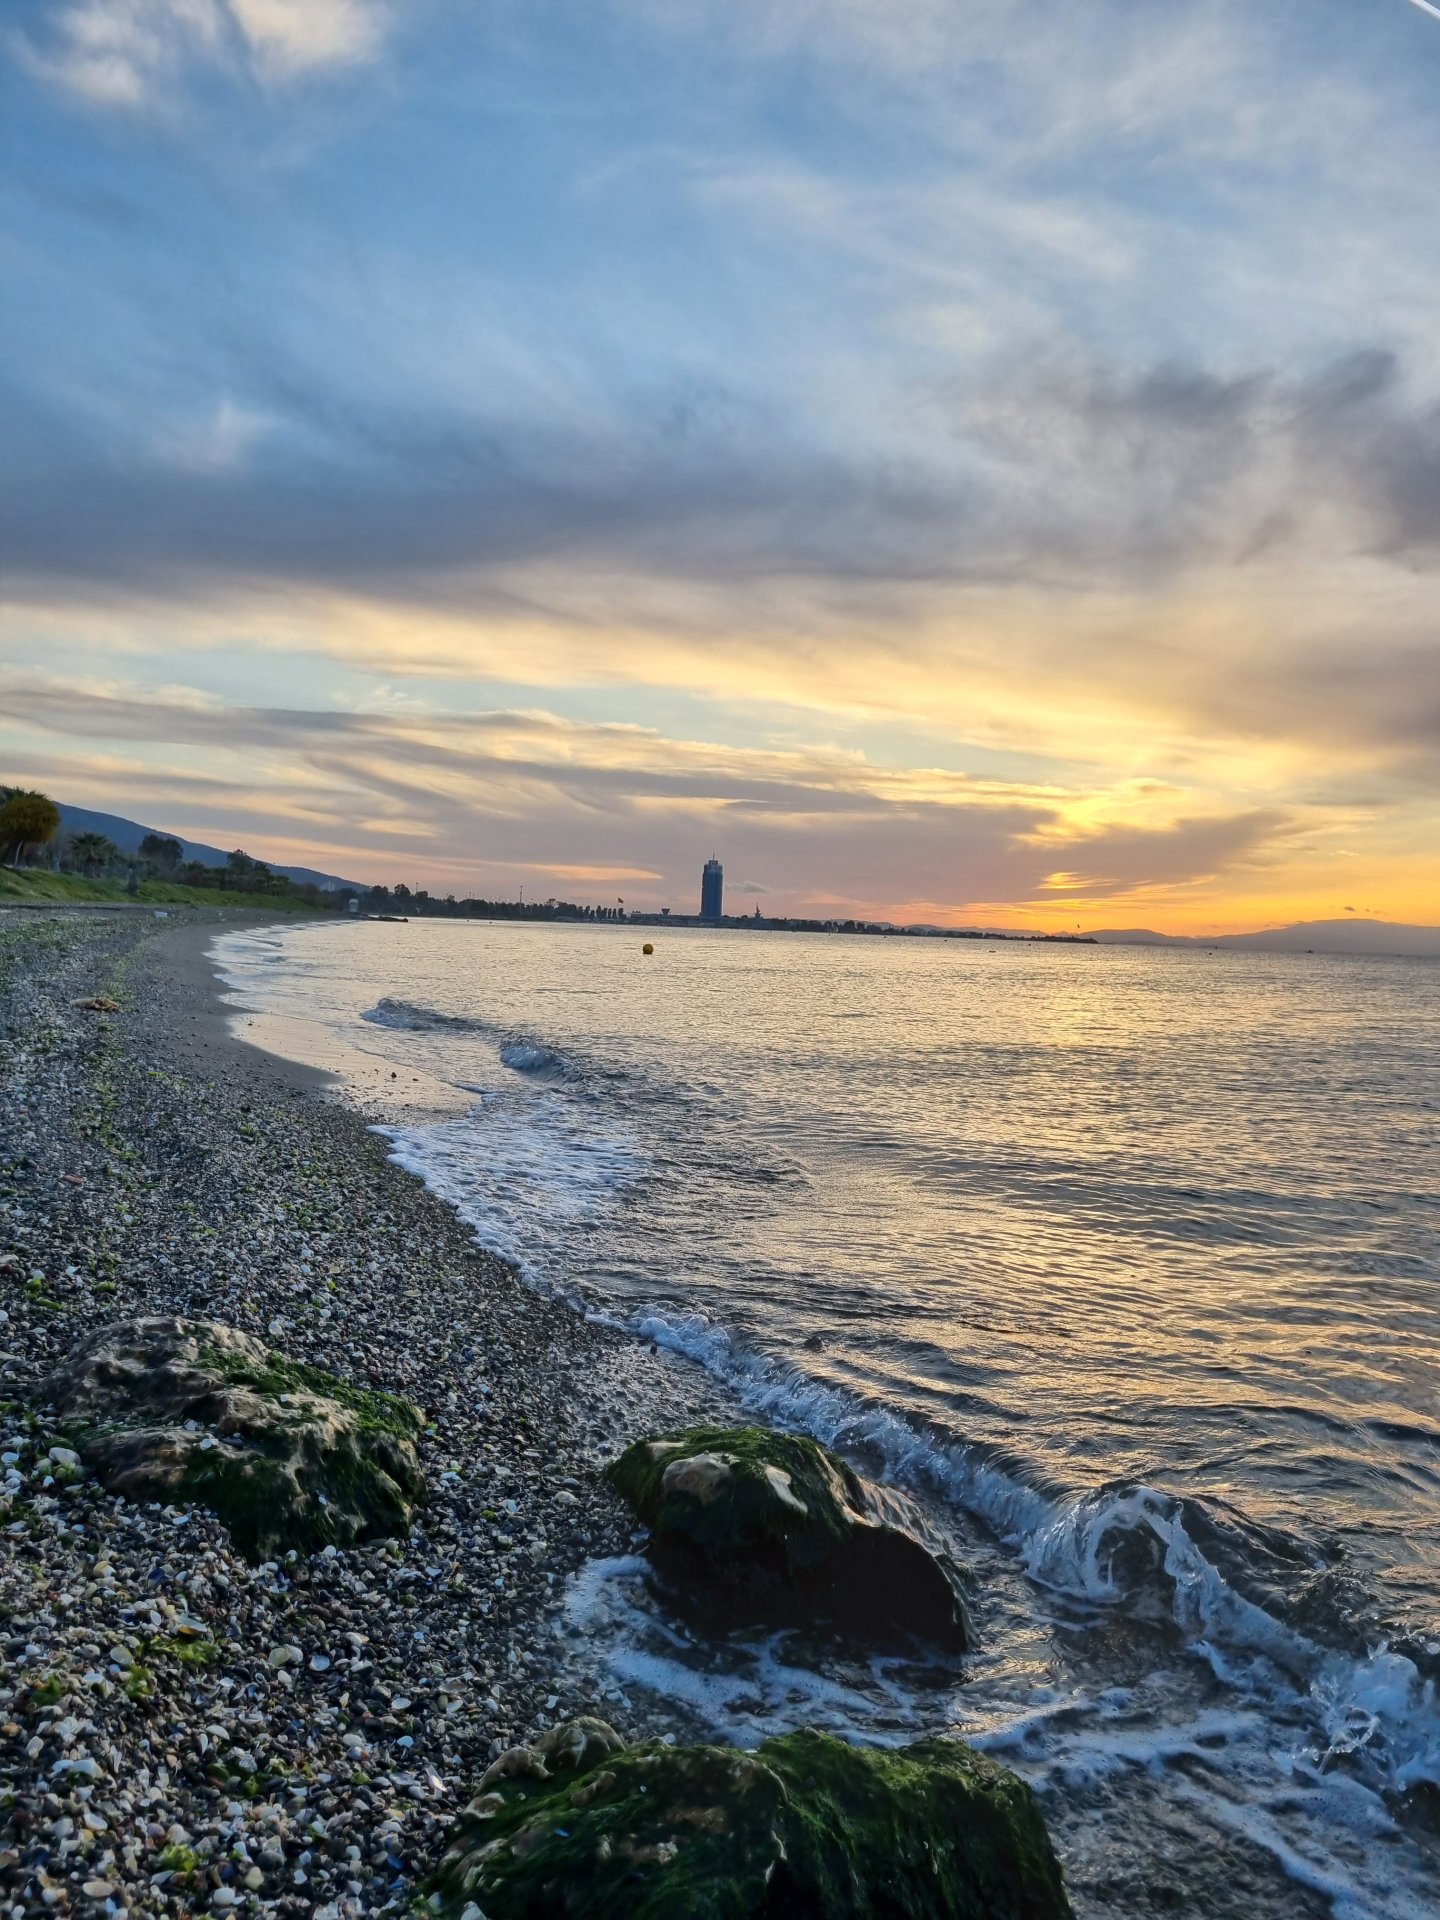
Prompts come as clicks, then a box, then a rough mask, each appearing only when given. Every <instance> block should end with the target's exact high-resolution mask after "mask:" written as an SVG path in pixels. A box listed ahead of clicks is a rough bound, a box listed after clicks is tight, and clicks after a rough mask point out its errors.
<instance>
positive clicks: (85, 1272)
mask: <svg viewBox="0 0 1440 1920" xmlns="http://www.w3.org/2000/svg"><path fill="white" fill-rule="evenodd" d="M267 919H268V916H266V915H264V914H263V913H257V914H256V915H254V917H253V918H251V917H250V916H247V917H246V921H245V922H244V923H243V924H248V925H250V926H254V927H259V926H262V925H264V924H266V923H267ZM226 924H227V925H231V924H242V923H240V922H238V921H237V919H236V917H235V916H230V915H227V916H226ZM218 931H219V925H218V923H217V922H211V921H208V920H207V921H206V922H203V923H199V924H196V923H193V922H191V923H182V924H180V925H176V924H174V923H167V922H161V921H156V920H154V919H153V918H150V917H148V916H139V915H114V916H111V915H93V914H88V913H86V914H70V913H67V912H64V911H63V910H62V911H60V912H57V913H52V914H50V915H48V916H47V915H41V914H39V913H37V912H36V911H35V910H34V909H27V910H26V911H25V912H24V913H23V914H16V915H7V914H3V913H0V1022H3V1029H0V1042H3V1046H4V1050H5V1051H4V1065H5V1069H6V1070H5V1073H4V1076H3V1086H0V1128H3V1138H4V1156H3V1173H0V1228H3V1230H4V1231H3V1240H0V1267H3V1274H0V1302H3V1311H4V1312H5V1314H6V1318H5V1320H4V1322H3V1323H0V1405H3V1407H4V1414H3V1425H4V1428H5V1438H6V1451H7V1452H16V1451H17V1446H16V1445H15V1444H13V1443H15V1442H18V1443H19V1445H18V1453H19V1458H18V1459H17V1460H16V1461H15V1462H10V1463H7V1465H8V1466H9V1467H10V1469H11V1471H12V1474H15V1475H18V1478H19V1484H18V1485H16V1484H15V1483H14V1481H13V1480H12V1483H11V1487H10V1490H9V1493H8V1496H7V1511H6V1512H5V1514H4V1515H3V1517H0V1528H4V1529H8V1536H9V1537H7V1542H6V1544H7V1547H8V1548H10V1549H11V1550H10V1551H9V1552H8V1553H7V1554H6V1555H5V1556H4V1560H3V1565H0V1606H3V1607H4V1608H5V1609H6V1611H7V1614H8V1616H9V1619H10V1626H9V1634H8V1638H7V1640H6V1642H5V1646H4V1653H3V1657H0V1719H3V1730H0V1769H3V1770H4V1771H5V1772H6V1773H7V1775H8V1776H9V1777H10V1778H11V1779H12V1780H13V1782H14V1793H15V1797H14V1800H13V1803H12V1804H11V1805H10V1806H9V1808H8V1811H7V1829H8V1831H7V1832H6V1834H5V1837H4V1842H3V1845H0V1887H3V1888H4V1889H5V1890H6V1891H7V1892H8V1894H9V1897H10V1899H11V1900H15V1901H19V1902H21V1903H22V1904H24V1907H25V1911H27V1912H28V1911H32V1910H35V1911H39V1910H42V1906H43V1907H46V1908H50V1909H52V1910H57V1911H64V1912H93V1911H103V1910H106V1909H107V1902H108V1903H109V1906H108V1910H110V1911H120V1910H122V1909H128V1910H129V1911H131V1912H134V1913H154V1914H160V1913H186V1912H191V1911H195V1910H197V1909H198V1908H203V1907H204V1906H205V1905H207V1904H211V1905H216V1906H220V1907H230V1908H232V1909H233V1910H240V1911H255V1912H265V1913H274V1914H281V1915H287V1916H289V1915H293V1916H295V1920H299V1917H300V1916H301V1915H309V1914H313V1913H318V1914H323V1915H325V1916H326V1917H327V1920H348V1916H350V1915H352V1914H353V1915H358V1914H361V1913H371V1912H382V1911H401V1910H404V1909H405V1908H406V1907H407V1906H408V1903H409V1902H410V1900H411V1899H412V1898H413V1895H414V1891H415V1888H416V1886H417V1884H418V1883H419V1882H420V1881H421V1880H422V1879H423V1878H424V1876H425V1874H426V1873H427V1872H429V1871H430V1870H431V1869H432V1868H433V1866H434V1865H435V1862H436V1860H437V1858H438V1855H439V1850H440V1840H441V1835H442V1833H443V1831H444V1829H445V1827H446V1825H447V1824H448V1822H449V1821H450V1820H451V1819H452V1818H453V1816H454V1814H455V1813H456V1811H458V1809H459V1808H460V1807H461V1806H463V1805H464V1804H465V1802H466V1800H467V1799H468V1797H469V1795H470V1792H471V1790H472V1786H473V1782H474V1780H475V1779H476V1778H477V1777H478V1775H479V1774H480V1773H481V1772H482V1771H483V1769H484V1767H485V1766H486V1765H487V1764H488V1763H489V1761H490V1760H491V1759H493V1758H494V1757H495V1755H496V1754H497V1753H499V1752H500V1751H501V1750H502V1749H503V1748H505V1747H507V1746H509V1745H511V1744H513V1743H514V1742H516V1741H518V1740H521V1739H524V1738H527V1737H534V1736H535V1735H536V1734H538V1733H540V1732H542V1731H543V1730H544V1729H545V1728H546V1727H547V1726H550V1725H553V1724H555V1723H556V1722H557V1721H560V1720H563V1719H566V1718H569V1717H573V1716H575V1715H577V1714H581V1713H587V1712H589V1713H598V1714H601V1715H603V1716H604V1717H605V1718H607V1719H609V1720H611V1721H612V1722H614V1723H615V1724H616V1725H617V1726H618V1727H619V1728H620V1729H621V1731H622V1732H625V1733H627V1734H629V1735H632V1736H634V1735H643V1734H645V1733H647V1732H650V1731H652V1730H658V1729H657V1728H656V1727H655V1722H654V1720H653V1718H652V1719H650V1720H647V1718H646V1715H645V1713H644V1711H643V1710H642V1709H640V1708H638V1707H634V1708H632V1707H631V1705H630V1703H629V1702H628V1700H626V1699H625V1698H624V1696H623V1693H621V1692H620V1691H619V1690H618V1689H616V1688H614V1687H613V1686H609V1685H607V1684H606V1677H605V1676H604V1675H603V1674H587V1672H586V1670H585V1668H584V1666H583V1665H582V1664H581V1663H578V1662H576V1661H575V1660H574V1659H573V1657H567V1655H566V1650H565V1649H564V1648H563V1647H562V1646H561V1645H560V1639H559V1634H558V1632H557V1628H558V1626H559V1616H560V1608H561V1594H562V1591H563V1587H564V1583H565V1581H566V1579H567V1578H568V1577H569V1576H570V1575H571V1574H573V1573H574V1572H576V1571H577V1570H578V1569H579V1568H580V1567H581V1566H582V1565H583V1564H584V1563H585V1562H586V1561H587V1560H590V1559H592V1558H594V1557H596V1556H604V1555H613V1554H620V1553H623V1552H625V1551H626V1549H627V1546H628V1544H629V1540H630V1535H631V1523H630V1521H629V1520H628V1518H627V1516H626V1515H625V1514H624V1513H623V1511H622V1509H621V1508H620V1506H619V1503H618V1502H617V1501H616V1500H615V1499H614V1497H613V1496H612V1495H611V1494H610V1493H609V1492H608V1491H607V1490H606V1489H605V1488H604V1487H603V1486H601V1485H600V1484H599V1483H598V1481H597V1478H596V1475H595V1468H596V1466H597V1465H598V1464H599V1463H600V1461H601V1460H602V1459H604V1458H606V1457H609V1456H610V1455H611V1454H612V1453H613V1452H615V1451H617V1450H618V1447H619V1446H620V1445H621V1444H623V1443H624V1442H626V1441H628V1440H629V1439H631V1438H634V1437H635V1436H636V1435H637V1434H639V1433H641V1432H644V1431H645V1430H647V1428H648V1429H650V1430H653V1429H654V1427H655V1426H657V1425H659V1424H661V1423H666V1422H668V1423H674V1422H676V1421H682V1420H687V1419H690V1418H692V1417H699V1416H701V1415H704V1414H706V1413H711V1412H713V1411H714V1409H715V1408H716V1406H717V1405H718V1404H720V1403H721V1402H722V1400H723V1395H722V1394H721V1392H720V1390H719V1389H718V1388H717V1387H716V1385H715V1384H714V1383H713V1382H711V1381H709V1380H708V1378H706V1377H705V1376H703V1375H702V1374H701V1373H700V1371H699V1369H698V1368H694V1367H692V1366H691V1365H690V1364H689V1363H687V1362H685V1361H683V1360H680V1359H678V1358H677V1357H675V1356H670V1355H666V1354H658V1353H654V1352H652V1351H651V1350H650V1349H648V1348H646V1347H645V1346H644V1345H643V1343H640V1342H637V1341H634V1340H632V1339H630V1338H629V1337H628V1336H625V1335H623V1334H620V1333H618V1332H615V1331H613V1330H610V1329H607V1328H605V1327H603V1326H597V1325H595V1324H593V1323H591V1322H589V1321H587V1320H585V1319H582V1318H581V1317H580V1316H579V1315H577V1314H576V1313H574V1312H573V1311H572V1310H571V1309H570V1308H569V1307H567V1306H565V1305H564V1304H562V1303H560V1302H556V1301H552V1300H549V1299H547V1298H545V1297H544V1296H543V1295H541V1294H539V1293H537V1292H535V1291H533V1290H532V1289H530V1288H528V1287H527V1286H526V1285H525V1284H524V1282H523V1281H522V1280H521V1279H520V1278H519V1276H518V1275H517V1274H516V1273H515V1272H514V1271H513V1270H512V1269H511V1268H510V1267H508V1266H507V1265H505V1264H504V1263H503V1262H502V1261H500V1260H499V1259H498V1258H497V1257H496V1256H494V1255H492V1254H490V1253H488V1252H486V1251H485V1250H483V1249H482V1248H481V1247H479V1246H478V1244H477V1243H476V1242H475V1240H474V1238H473V1236H472V1234H471V1233H470V1231H469V1230H468V1229H467V1228H466V1227H465V1226H464V1225H463V1224H462V1223H461V1222H460V1221H459V1219H458V1218H457V1217H456V1216H455V1215H454V1214H453V1213H452V1211H451V1210H450V1208H448V1207H447V1206H446V1205H445V1204H444V1203H443V1202H442V1201H441V1200H439V1199H438V1198H437V1197H435V1196H434V1195H432V1194H431V1193H429V1192H428V1191H427V1190H426V1189H425V1187H424V1186H423V1185H422V1184H421V1183H420V1182H419V1181H418V1180H416V1179H414V1178H413V1177H412V1176H411V1175H409V1174H407V1173H405V1172H403V1171H402V1170H401V1169H400V1168H398V1167H396V1166H394V1165H393V1164H392V1163H391V1162H390V1161H389V1160H388V1159H387V1158H386V1157H385V1147H384V1143H383V1142H382V1141H381V1140H380V1139H378V1138H377V1137H376V1135H375V1134H374V1133H373V1132H372V1131H371V1130H370V1127H369V1124H368V1123H367V1121H366V1119H365V1118H364V1117H363V1116H362V1115H361V1114H360V1113H358V1112H356V1111H355V1110H353V1109H352V1108H350V1107H348V1106H347V1105H345V1104H344V1103H343V1102H341V1101H337V1100H335V1099H332V1098H330V1097H328V1089H329V1088H330V1086H331V1084H332V1083H331V1080H330V1077H329V1076H327V1075H326V1074H324V1073H323V1072H321V1071H319V1070H317V1069H315V1068H311V1067H306V1066H303V1065H300V1064H299V1063H297V1062H294V1061H291V1060H288V1059H284V1058H282V1057H280V1056H277V1055H275V1054H271V1053H269V1052H265V1051H262V1050H261V1049H259V1048H258V1047H256V1046H254V1045H253V1044H251V1043H249V1042H247V1041H246V1040H245V1039H243V1038H241V1037H238V1036H237V1035H236V1034H234V1033H233V1032H232V1031H231V1027H230V1010H229V1009H227V1008H226V1007H225V1005H224V1004H223V1001H222V999H221V991H222V987H221V982H220V981H219V979H218V978H217V976H216V974H215V972H214V970H213V967H212V965H211V963H210V961H209V959H208V948H209V945H210V943H211V942H212V940H213V938H214V937H215V934H216V933H217V932H218ZM93 994H111V995H113V997H114V998H115V999H116V1000H118V1001H119V1002H120V1003H121V1004H120V1011H118V1012H117V1013H114V1014H105V1013H99V1014H97V1013H91V1012H85V1011H82V1010H80V1009H79V1008H78V1007H77V1006H76V1002H77V1001H79V1000H81V999H83V998H85V997H87V996H89V995H93ZM151 1314H181V1315H184V1316H186V1317H190V1318H198V1319H213V1320H216V1321H219V1322H223V1323H226V1324H229V1325H232V1326H235V1327H239V1328H241V1329H242V1330H244V1331H246V1332H248V1333H251V1334H253V1335H255V1336H257V1337H258V1338H260V1339H261V1340H264V1341H266V1342H267V1344H270V1345H272V1346H273V1347H274V1348H276V1349H277V1350H278V1351H280V1352H283V1353H284V1354H285V1355H286V1356H287V1357H289V1358H291V1359H294V1360H301V1361H307V1362H311V1363H313V1364H317V1365H319V1366H322V1367H326V1368H328V1369H329V1370H330V1371H331V1372H334V1373H336V1374H339V1375H341V1376H343V1377H346V1378H348V1379H350V1380H352V1381H354V1382H355V1383H357V1384H359V1385H363V1386H378V1387H382V1388H384V1389H386V1390H388V1391H391V1392H395V1393H399V1394H402V1395H404V1396H406V1397H407V1398H409V1399H411V1400H413V1401H414V1402H415V1404H416V1405H418V1406H420V1407H421V1408H422V1409H423V1410H424V1411H425V1412H426V1414H427V1416H428V1421H429V1424H428V1426H427V1430H426V1433H425V1435H424V1438H423V1441H422V1443H421V1452H422V1456H423V1460H424V1465H425V1468H426V1475H427V1479H428V1481H429V1486H430V1498H429V1503H428V1505H427V1506H426V1507H425V1508H424V1509H423V1510H422V1511H421V1512H420V1513H419V1514H418V1515H417V1518H416V1524H415V1525H414V1527H413V1528H412V1530H411V1533H410V1535H409V1537H408V1538H407V1539H396V1540H389V1541H381V1542H378V1543H375V1544H371V1545H366V1546H360V1547H356V1548H351V1549H347V1550H346V1551H344V1552H343V1553H337V1552H335V1550H333V1549H331V1550H329V1551H328V1552H327V1554H324V1555H317V1556H314V1557H313V1558H309V1559H305V1558H300V1559H293V1558H289V1557H287V1559H286V1560H285V1561H284V1562H282V1563H280V1564H278V1565H275V1564H270V1563H266V1564H265V1565H262V1566H260V1567H258V1568H257V1567H254V1566H251V1565H249V1564H248V1563H247V1562H246V1561H245V1560H244V1559H243V1558H242V1557H241V1556H240V1555H239V1554H238V1553H237V1552H236V1551H235V1549H234V1548H233V1546H232V1545H231V1542H230V1540H229V1536H228V1535H227V1533H226V1532H225V1530H224V1528H223V1527H222V1526H221V1525H220V1523H219V1522H218V1521H217V1520H215V1519H214V1518H213V1517H212V1516H211V1515H209V1514H208V1513H206V1512H205V1511H203V1510H200V1509H184V1510H179V1511H177V1510H168V1511H167V1510H162V1509H159V1508H146V1507H139V1506H135V1505H132V1504H127V1503H126V1502H124V1501H122V1500H119V1499H116V1498H112V1497H110V1496H106V1495H103V1494H101V1493H100V1492H99V1490H98V1488H97V1487H96V1485H95V1483H94V1482H93V1481H91V1480H88V1479H85V1480H81V1481H79V1482H77V1483H76V1484H75V1485H73V1486H64V1485H61V1484H54V1485H49V1486H47V1485H46V1484H45V1480H46V1473H45V1463H44V1461H43V1459H42V1458H41V1457H40V1449H39V1446H38V1440H39V1439H44V1438H46V1437H47V1436H46V1435H45V1434H43V1433H41V1434H39V1435H38V1437H37V1436H36V1434H35V1433H34V1431H33V1430H29V1431H27V1429H26V1426H25V1421H26V1417H27V1414H29V1412H30V1410H31V1409H33V1408H34V1407H35V1406H36V1405H37V1404H38V1402H39V1400H40V1399H41V1397H42V1396H40V1394H39V1391H38V1390H39V1387H40V1382H41V1380H42V1379H43V1377H44V1376H45V1374H46V1373H47V1371H48V1370H49V1369H50V1368H52V1367H53V1366H55V1365H56V1364H57V1363H58V1362H59V1361H60V1359H61V1358H62V1357H63V1356H64V1355H65V1354H66V1353H67V1352H68V1351H69V1349H70V1348H72V1347H73V1346H74V1345H75V1344H76V1342H77V1341H78V1340H79V1339H80V1338H82V1337H83V1336H84V1335H85V1334H86V1333H87V1332H89V1331H90V1330H91V1329H93V1328H96V1327H99V1326H102V1325H105V1324H107V1323H112V1322H116V1321H124V1320H130V1319H133V1318H137V1317H140V1316H143V1315H151ZM54 1437H57V1438H58V1437H59V1436H54ZM27 1442H28V1443H30V1444H28V1445H27ZM186 1618H188V1619H190V1620H192V1621H195V1622H197V1623H198V1624H199V1625H200V1626H201V1627H203V1629H204V1633H205V1636H206V1645H207V1647H209V1648H211V1649H213V1656H207V1659H208V1663H207V1664H203V1665H197V1664H196V1663H195V1662H194V1661H193V1660H186V1659H184V1658H181V1657H178V1656H177V1657H171V1658H166V1657H155V1656H154V1655H153V1654H148V1653H144V1650H145V1648H146V1647H147V1646H149V1645H150V1644H151V1643H152V1642H154V1640H155V1636H156V1634H157V1633H158V1632H160V1630H161V1629H163V1628H165V1627H167V1626H169V1625H171V1624H172V1623H173V1622H174V1621H175V1620H177V1619H186ZM164 1637H165V1636H164V1635H163V1633H162V1634H161V1639H162V1640H163V1639H164ZM282 1642H293V1643H294V1644H295V1645H297V1646H299V1647H300V1649H301V1651H302V1652H303V1654H304V1664H303V1665H301V1666H299V1667H296V1668H295V1669H293V1670H291V1669H284V1670H281V1671H278V1672H277V1671H276V1670H275V1668H274V1667H273V1665H272V1664H271V1663H270V1661H269V1655H270V1652H271V1650H272V1648H274V1647H275V1646H276V1644H277V1643H282ZM142 1654H144V1659H145V1669H146V1678H147V1685H148V1688H149V1691H148V1693H147V1694H145V1695H144V1696H143V1697H141V1696H138V1695H136V1696H135V1697H132V1691H133V1690H127V1687H128V1683H127V1678H126V1676H127V1674H130V1673H132V1672H133V1670H134V1669H133V1668H132V1667H131V1666H127V1664H126V1661H127V1659H128V1660H129V1661H131V1662H133V1663H135V1664H136V1665H137V1666H138V1664H139V1662H140V1660H141V1657H142ZM37 1687H38V1689H39V1691H38V1695H37ZM37 1699H38V1700H41V1701H44V1702H46V1704H45V1705H44V1706H43V1707H39V1708H37V1704H36V1703H37ZM227 1756H228V1757H227ZM92 1769H93V1771H92ZM82 1783H83V1784H82ZM95 1821H99V1822H100V1823H102V1824H100V1825H98V1826H97V1825H94V1824H92V1823H93V1822H95ZM177 1834H178V1835H179V1836H181V1837H178V1838H177V1837H176V1836H177ZM167 1849H168V1851H167ZM86 1885H91V1886H94V1887H96V1888H99V1887H102V1886H103V1887H104V1888H105V1889H106V1891H105V1893H103V1894H98V1893H97V1894H87V1893H86V1892H85V1890H84V1889H85V1887H86ZM37 1903H38V1904H37Z"/></svg>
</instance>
